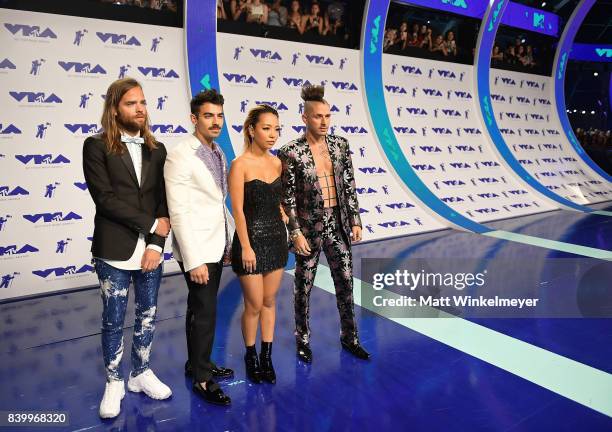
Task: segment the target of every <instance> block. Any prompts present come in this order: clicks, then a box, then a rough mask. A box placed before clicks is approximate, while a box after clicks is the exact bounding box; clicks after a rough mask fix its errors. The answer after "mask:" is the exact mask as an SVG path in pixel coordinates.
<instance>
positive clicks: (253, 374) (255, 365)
mask: <svg viewBox="0 0 612 432" xmlns="http://www.w3.org/2000/svg"><path fill="white" fill-rule="evenodd" d="M244 365H245V367H246V374H247V377H248V378H249V379H250V380H251V381H253V382H254V383H255V384H261V369H260V367H259V359H258V358H257V350H256V349H255V345H251V346H248V347H246V354H245V355H244Z"/></svg>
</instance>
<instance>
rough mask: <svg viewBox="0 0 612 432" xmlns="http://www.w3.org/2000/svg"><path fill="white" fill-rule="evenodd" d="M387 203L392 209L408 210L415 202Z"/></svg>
mask: <svg viewBox="0 0 612 432" xmlns="http://www.w3.org/2000/svg"><path fill="white" fill-rule="evenodd" d="M385 205H386V206H387V207H389V208H390V209H392V210H406V209H409V208H412V207H414V204H410V203H409V202H398V203H390V204H385Z"/></svg>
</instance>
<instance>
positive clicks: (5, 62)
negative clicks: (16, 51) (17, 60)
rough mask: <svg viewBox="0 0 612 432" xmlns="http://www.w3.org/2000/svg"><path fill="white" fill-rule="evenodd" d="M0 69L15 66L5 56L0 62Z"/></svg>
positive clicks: (14, 67)
mask: <svg viewBox="0 0 612 432" xmlns="http://www.w3.org/2000/svg"><path fill="white" fill-rule="evenodd" d="M0 69H17V66H15V65H14V64H13V62H12V61H10V60H9V59H7V58H5V59H4V60H2V62H0Z"/></svg>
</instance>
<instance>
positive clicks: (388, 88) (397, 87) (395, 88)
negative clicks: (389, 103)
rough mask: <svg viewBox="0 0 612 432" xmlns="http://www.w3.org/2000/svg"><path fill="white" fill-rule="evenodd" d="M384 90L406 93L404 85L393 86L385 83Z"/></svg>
mask: <svg viewBox="0 0 612 432" xmlns="http://www.w3.org/2000/svg"><path fill="white" fill-rule="evenodd" d="M385 90H387V91H388V92H389V93H393V94H408V92H407V91H406V89H405V88H404V87H399V86H394V85H385Z"/></svg>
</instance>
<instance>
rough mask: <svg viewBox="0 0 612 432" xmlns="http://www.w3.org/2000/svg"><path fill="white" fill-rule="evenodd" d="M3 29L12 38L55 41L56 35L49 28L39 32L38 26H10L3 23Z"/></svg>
mask: <svg viewBox="0 0 612 432" xmlns="http://www.w3.org/2000/svg"><path fill="white" fill-rule="evenodd" d="M4 27H5V28H6V29H7V30H8V31H9V32H10V33H11V34H12V35H13V36H25V37H30V38H38V39H57V35H56V34H55V33H53V30H51V29H50V28H49V27H47V28H45V29H44V30H41V28H40V26H31V25H27V24H10V23H4Z"/></svg>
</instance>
